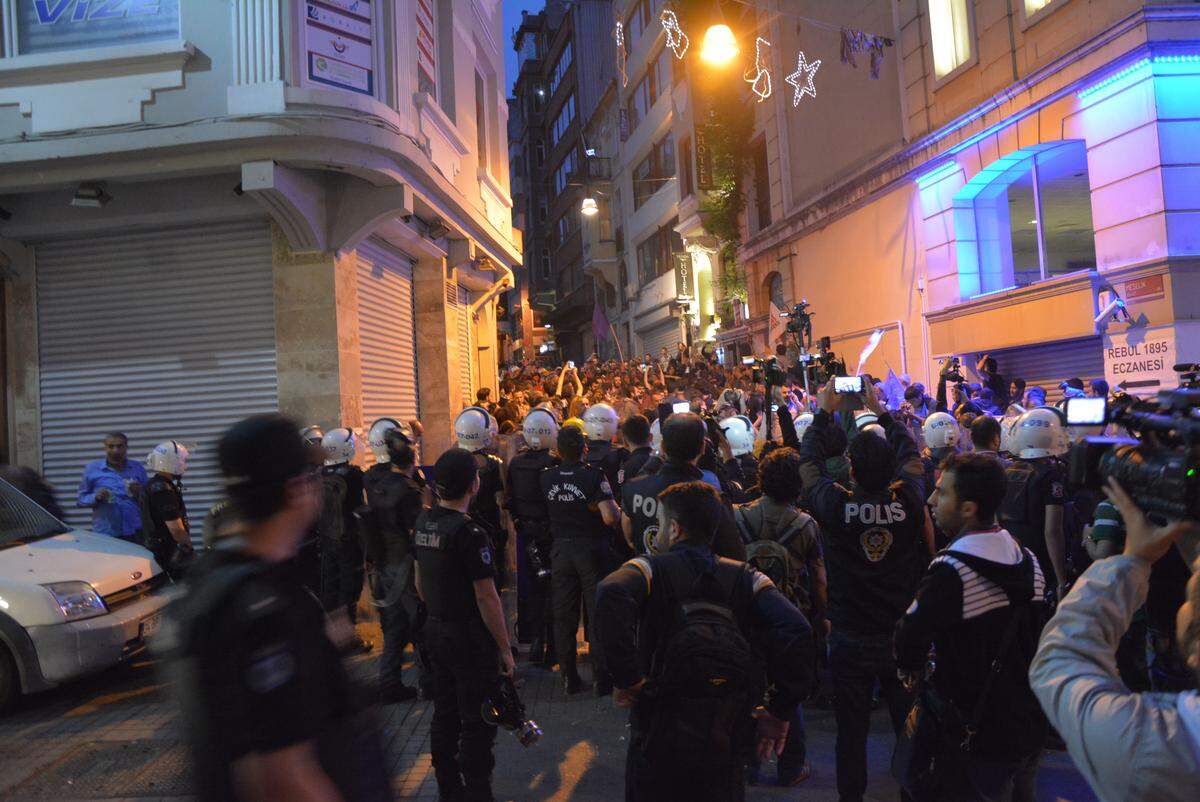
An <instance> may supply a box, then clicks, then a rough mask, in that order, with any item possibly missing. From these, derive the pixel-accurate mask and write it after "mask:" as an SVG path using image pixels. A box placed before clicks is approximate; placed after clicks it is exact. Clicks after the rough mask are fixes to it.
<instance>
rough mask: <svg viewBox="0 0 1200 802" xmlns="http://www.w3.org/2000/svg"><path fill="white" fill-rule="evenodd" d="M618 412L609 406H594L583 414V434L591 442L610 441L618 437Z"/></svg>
mask: <svg viewBox="0 0 1200 802" xmlns="http://www.w3.org/2000/svg"><path fill="white" fill-rule="evenodd" d="M619 422H620V421H619V420H618V419H617V411H616V410H615V409H613V408H612V407H610V406H609V405H608V404H592V405H591V406H590V407H588V408H587V411H585V412H584V413H583V433H584V434H586V435H587V438H588V439H589V440H605V441H610V440H612V439H613V438H614V437H616V436H617V424H618V423H619Z"/></svg>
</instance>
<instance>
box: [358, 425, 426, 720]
mask: <svg viewBox="0 0 1200 802" xmlns="http://www.w3.org/2000/svg"><path fill="white" fill-rule="evenodd" d="M367 442H368V443H369V444H370V446H371V451H372V452H374V454H375V459H376V464H375V465H373V466H371V468H370V469H369V470H368V471H367V473H366V475H365V476H364V480H363V484H364V486H365V488H366V494H367V506H366V508H365V509H363V510H362V511H361V513H360V523H361V530H362V541H363V551H364V552H365V555H366V561H367V585H368V587H370V589H371V597H372V598H373V599H374V601H375V605H376V607H378V609H379V623H380V627H381V628H382V630H383V654H382V655H381V656H380V660H379V695H380V700H381V701H382V702H383V703H384V704H392V703H395V702H406V701H409V700H412V699H414V698H416V696H417V691H416V689H415V688H412V687H410V686H407V685H405V684H404V678H403V674H402V672H403V666H404V647H405V646H406V645H408V643H409V642H410V641H411V642H413V644H414V646H416V643H417V636H416V632H415V629H416V626H415V625H416V624H417V623H418V622H417V617H418V609H417V608H418V599H417V593H416V587H415V584H414V578H413V554H412V529H413V525H414V524H415V523H416V520H417V516H418V515H420V514H421V510H422V508H423V504H422V496H423V494H424V490H425V488H424V483H423V482H422V481H421V480H420V476H419V474H418V473H417V466H416V462H415V460H416V451H415V450H414V449H413V437H412V433H411V431H410V430H409V429H408V427H407V426H405V425H404V424H402V423H400V422H398V421H396V420H395V419H393V418H381V419H380V420H377V421H376V422H375V423H373V424H372V425H371V428H370V430H369V431H368V434H367ZM381 458H382V459H381ZM419 651H420V649H419V647H418V659H417V663H418V664H419V665H420V666H421V669H422V674H424V675H428V674H429V672H428V669H427V668H426V666H425V661H424V660H422V659H421V657H420V655H419ZM422 679H423V680H424V681H423V682H422V683H421V684H422V686H423V687H429V686H430V685H432V677H431V676H423V677H422Z"/></svg>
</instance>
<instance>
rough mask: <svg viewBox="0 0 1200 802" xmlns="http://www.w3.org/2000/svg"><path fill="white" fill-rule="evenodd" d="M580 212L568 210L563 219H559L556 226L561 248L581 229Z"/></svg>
mask: <svg viewBox="0 0 1200 802" xmlns="http://www.w3.org/2000/svg"><path fill="white" fill-rule="evenodd" d="M579 218H580V214H579V210H578V209H574V208H572V209H568V210H567V211H566V212H565V213H564V214H563V216H562V217H560V218H558V222H557V223H555V225H554V230H555V233H556V234H557V235H558V245H559V246H561V245H562V244H563V243H565V242H566V241H567V240H568V239H570V237H571V235H572V234H574V233H575V232H576V231H577V230H578V229H579Z"/></svg>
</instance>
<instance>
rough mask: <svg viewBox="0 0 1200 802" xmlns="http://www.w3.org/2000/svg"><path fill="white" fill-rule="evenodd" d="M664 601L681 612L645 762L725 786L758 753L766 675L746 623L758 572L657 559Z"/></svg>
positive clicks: (654, 686)
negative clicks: (743, 615) (742, 622)
mask: <svg viewBox="0 0 1200 802" xmlns="http://www.w3.org/2000/svg"><path fill="white" fill-rule="evenodd" d="M651 564H652V570H653V576H654V583H655V584H656V585H658V586H659V587H660V588H662V589H663V597H662V603H663V604H665V605H667V609H668V610H670V608H675V609H674V621H673V625H672V626H671V627H669V628H668V629H667V631H666V632H665V633H664V634H663V637H664V642H663V645H662V647H661V648H660V649H659V650H658V652H657V655H656V658H655V664H654V666H653V668H652V670H651V677H652V678H653V679H652V680H651V681H650V682H649V683H648V684H647V688H646V694H645V695H646V702H647V704H646V706H645V709H644V710H643V711H642V712H643V713H644V714H645V719H644V720H643V721H642V722H641V726H640V727H639V729H643V730H644V732H645V742H644V748H643V750H642V754H643V757H644V758H645V759H647V760H648V761H650V764H651V765H656V766H661V767H663V770H665V771H669V772H670V773H671V774H672V775H673V776H675V777H678V778H681V780H686V784H687V785H689V786H690V787H699V786H700V785H702V784H703V783H705V781H706V780H705V778H707V777H712V778H713V781H714V782H719V781H723V779H722V778H725V777H727V776H728V772H729V771H730V769H731V768H732V767H733V766H735V765H737V764H739V763H740V762H741V761H743V760H744V759H745V758H746V757H747V756H748V754H749V750H750V749H751V748H752V747H753V733H754V724H753V719H752V717H751V715H752V712H753V710H754V708H755V706H757V705H758V704H759V703H760V702H761V701H762V697H763V691H764V682H763V669H762V666H761V664H760V663H759V661H758V659H757V657H756V656H755V654H754V652H753V651H752V650H751V648H750V644H749V643H748V642H747V640H746V638H745V636H744V635H743V634H742V631H741V627H740V626H739V623H738V617H737V611H739V610H744V609H746V608H747V607H748V606H749V604H750V601H751V599H752V596H753V590H752V582H751V580H750V577H749V576H747V573H748V572H749V571H750V570H751V569H749V567H748V566H746V565H744V564H742V563H734V562H732V561H726V560H719V561H717V562H715V563H714V564H712V566H711V567H710V568H709V569H708V570H706V571H704V572H702V573H699V574H697V572H696V570H695V569H694V568H693V567H692V566H691V565H690V564H689V563H688V562H687V559H686V558H685V557H684V556H683V555H680V554H664V555H659V556H657V557H654V558H652V562H651Z"/></svg>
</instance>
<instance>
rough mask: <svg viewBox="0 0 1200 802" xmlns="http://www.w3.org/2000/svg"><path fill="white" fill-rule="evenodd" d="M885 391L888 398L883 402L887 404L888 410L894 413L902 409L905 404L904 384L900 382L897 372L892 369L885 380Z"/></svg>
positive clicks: (889, 369)
mask: <svg viewBox="0 0 1200 802" xmlns="http://www.w3.org/2000/svg"><path fill="white" fill-rule="evenodd" d="M883 391H884V393H886V394H887V398H884V399H881V400H882V401H883V402H884V403H885V404H887V408H888V409H890V410H892V411H893V412H894V411H895V410H897V409H900V405H901V404H903V403H904V382H902V381H900V377H899V376H897V375H896V371H894V370H892V369H891V368H890V367H889V368H888V375H887V378H886V379H884V380H883Z"/></svg>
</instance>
